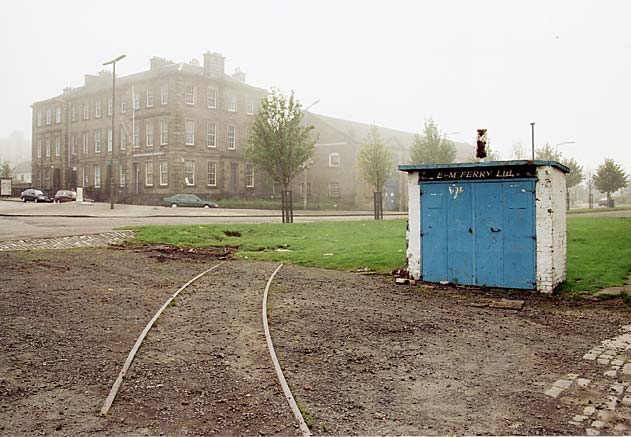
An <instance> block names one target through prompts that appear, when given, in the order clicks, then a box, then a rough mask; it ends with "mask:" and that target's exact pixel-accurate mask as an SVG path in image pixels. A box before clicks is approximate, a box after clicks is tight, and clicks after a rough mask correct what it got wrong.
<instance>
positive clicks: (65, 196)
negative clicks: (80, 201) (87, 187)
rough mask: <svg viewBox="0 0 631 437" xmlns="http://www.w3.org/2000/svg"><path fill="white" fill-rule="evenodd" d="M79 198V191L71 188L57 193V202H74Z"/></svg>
mask: <svg viewBox="0 0 631 437" xmlns="http://www.w3.org/2000/svg"><path fill="white" fill-rule="evenodd" d="M75 200H77V193H76V192H75V191H71V190H59V191H57V193H55V203H62V202H74V201H75Z"/></svg>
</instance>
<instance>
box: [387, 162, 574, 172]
mask: <svg viewBox="0 0 631 437" xmlns="http://www.w3.org/2000/svg"><path fill="white" fill-rule="evenodd" d="M507 165H535V166H537V167H542V166H551V167H556V168H558V169H559V170H561V171H562V172H564V173H569V172H570V169H569V168H568V167H566V166H565V165H563V164H561V163H560V162H557V161H544V160H539V159H536V160H534V161H529V160H525V159H521V160H514V161H491V162H458V163H451V164H412V165H400V166H399V170H400V171H405V172H415V171H421V170H431V169H443V168H445V169H449V168H471V167H498V166H507Z"/></svg>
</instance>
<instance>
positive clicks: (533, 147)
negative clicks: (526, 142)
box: [530, 122, 535, 161]
mask: <svg viewBox="0 0 631 437" xmlns="http://www.w3.org/2000/svg"><path fill="white" fill-rule="evenodd" d="M530 132H531V134H532V160H533V161H534V160H535V123H534V122H533V123H530Z"/></svg>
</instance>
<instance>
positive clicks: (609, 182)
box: [594, 158, 629, 205]
mask: <svg viewBox="0 0 631 437" xmlns="http://www.w3.org/2000/svg"><path fill="white" fill-rule="evenodd" d="M628 183H629V176H628V175H627V174H626V173H625V171H624V170H623V169H622V167H621V166H620V165H619V164H616V162H615V161H614V160H613V159H609V158H605V162H603V163H602V164H601V165H600V166H599V167H598V169H597V170H596V174H595V175H594V186H595V187H596V189H597V190H598V191H602V192H603V193H607V205H611V193H615V192H616V191H618V190H619V189H620V188H624V187H626V186H627V184H628Z"/></svg>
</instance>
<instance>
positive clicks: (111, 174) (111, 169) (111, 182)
mask: <svg viewBox="0 0 631 437" xmlns="http://www.w3.org/2000/svg"><path fill="white" fill-rule="evenodd" d="M125 56H127V55H120V56H119V57H118V58H116V59H112V60H111V61H108V62H105V63H104V64H103V66H105V65H110V64H112V151H111V152H110V209H114V138H116V135H114V115H115V114H116V63H117V62H118V61H120V60H121V59H123V58H124V57H125Z"/></svg>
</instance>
